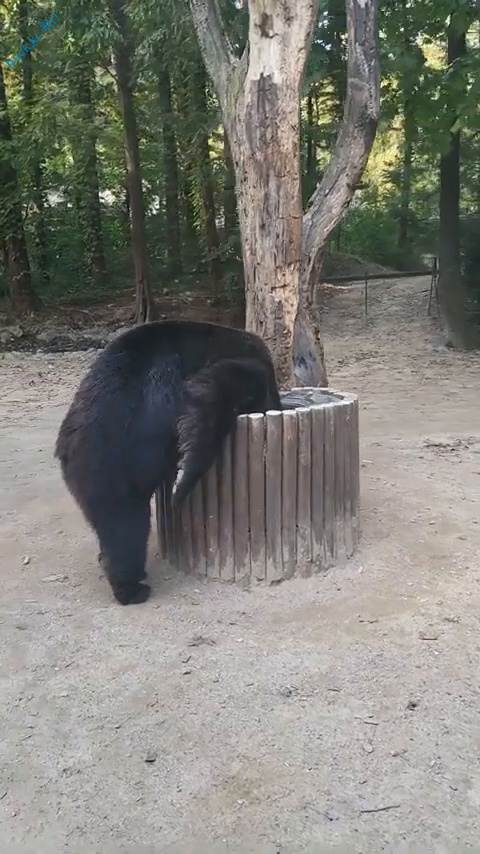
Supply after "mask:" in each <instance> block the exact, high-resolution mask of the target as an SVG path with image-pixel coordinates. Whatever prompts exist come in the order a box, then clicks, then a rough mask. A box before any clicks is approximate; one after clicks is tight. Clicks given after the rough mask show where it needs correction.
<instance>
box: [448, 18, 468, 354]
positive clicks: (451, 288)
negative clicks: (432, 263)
mask: <svg viewBox="0 0 480 854" xmlns="http://www.w3.org/2000/svg"><path fill="white" fill-rule="evenodd" d="M466 51H467V47H466V34H465V30H463V31H462V30H459V28H458V22H456V21H455V19H454V20H453V21H451V22H450V25H449V27H448V31H447V54H448V55H447V61H448V65H449V66H450V68H452V67H453V68H454V67H455V63H456V62H458V60H462V59H463V57H465V55H466ZM456 97H457V98H458V92H457V95H456ZM452 119H453V120H454V121H455V116H452ZM439 293H440V309H441V315H442V320H443V324H444V328H445V332H446V336H447V340H448V342H449V343H450V344H451V345H452V346H454V347H458V348H459V349H468V348H469V347H473V346H475V345H476V344H477V343H478V337H477V335H475V332H474V328H473V324H472V322H471V320H470V318H469V316H468V309H467V290H466V287H465V283H464V280H463V276H462V269H461V259H460V131H457V132H455V133H450V147H449V150H448V152H447V153H446V154H444V155H442V157H441V158H440V240H439Z"/></svg>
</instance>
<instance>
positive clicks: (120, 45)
mask: <svg viewBox="0 0 480 854" xmlns="http://www.w3.org/2000/svg"><path fill="white" fill-rule="evenodd" d="M110 12H111V16H112V19H113V21H114V23H115V24H116V26H117V28H118V34H119V37H120V38H119V41H118V42H117V44H116V45H115V50H114V58H115V70H116V74H117V88H118V96H119V101H120V107H121V111H122V117H123V127H124V134H125V159H126V165H127V181H128V193H129V199H130V223H131V240H132V253H133V264H134V270H135V294H136V300H135V322H136V323H144V322H145V321H148V320H153V319H154V317H155V303H154V300H153V297H152V292H151V288H150V280H149V273H148V263H147V248H146V238H145V207H144V202H143V188H142V174H141V167H140V153H139V149H138V134H137V119H136V115H135V105H134V98H133V76H132V63H131V54H132V46H131V41H130V37H129V31H128V21H127V17H126V13H125V0H110Z"/></svg>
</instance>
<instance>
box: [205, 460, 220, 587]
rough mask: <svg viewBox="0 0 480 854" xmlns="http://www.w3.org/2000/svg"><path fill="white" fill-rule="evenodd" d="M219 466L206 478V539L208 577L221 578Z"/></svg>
mask: <svg viewBox="0 0 480 854" xmlns="http://www.w3.org/2000/svg"><path fill="white" fill-rule="evenodd" d="M218 478H219V470H218V464H217V463H215V464H214V465H213V466H212V467H211V469H210V471H209V472H208V474H207V475H206V476H205V493H204V496H205V537H206V549H207V575H208V577H209V578H216V579H218V578H220V518H219V513H220V507H219V501H218Z"/></svg>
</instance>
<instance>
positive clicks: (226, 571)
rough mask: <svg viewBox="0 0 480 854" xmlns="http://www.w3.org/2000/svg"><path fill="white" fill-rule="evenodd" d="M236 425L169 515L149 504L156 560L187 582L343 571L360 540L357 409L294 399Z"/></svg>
mask: <svg viewBox="0 0 480 854" xmlns="http://www.w3.org/2000/svg"><path fill="white" fill-rule="evenodd" d="M282 405H283V406H284V407H285V408H284V409H283V411H282V412H273V411H272V412H267V414H266V415H261V414H252V415H242V416H240V418H238V420H237V427H236V430H235V432H234V434H233V435H232V436H231V437H230V438H229V439H228V441H227V442H226V445H225V448H224V450H223V453H222V456H221V458H220V459H219V460H218V462H217V463H216V464H215V465H214V466H213V468H212V469H211V470H210V471H209V472H208V473H207V475H206V476H205V477H204V478H203V480H202V481H201V482H200V483H198V484H197V486H196V487H195V489H194V490H193V492H192V494H191V495H190V496H189V497H188V498H187V500H186V501H185V503H184V505H183V507H182V508H181V509H180V511H177V512H176V513H174V514H172V513H171V511H170V510H169V507H170V487H169V485H167V486H166V487H163V488H162V489H160V490H159V491H158V493H157V495H156V505H157V528H158V536H159V545H160V548H159V552H160V557H161V559H168V560H170V562H171V563H173V564H175V565H176V566H178V568H179V569H181V570H183V571H185V572H193V573H195V574H196V575H199V576H202V577H207V578H212V579H219V580H223V581H230V582H233V581H235V582H236V583H240V584H242V585H245V584H248V583H249V582H251V581H252V580H254V581H264V580H266V581H268V582H270V583H275V582H279V581H282V580H284V579H286V578H291V577H292V576H294V575H299V576H309V575H311V574H312V573H318V572H321V571H322V570H325V569H327V568H328V567H330V566H332V565H336V564H340V565H342V564H344V563H345V561H346V560H348V558H350V557H351V556H352V554H353V552H354V550H355V548H356V545H357V542H358V538H359V495H360V450H359V424H358V400H357V398H356V397H355V396H354V395H351V394H345V393H342V392H335V391H332V390H331V389H314V388H310V389H309V388H302V389H293V390H292V391H291V392H289V393H286V394H284V395H282Z"/></svg>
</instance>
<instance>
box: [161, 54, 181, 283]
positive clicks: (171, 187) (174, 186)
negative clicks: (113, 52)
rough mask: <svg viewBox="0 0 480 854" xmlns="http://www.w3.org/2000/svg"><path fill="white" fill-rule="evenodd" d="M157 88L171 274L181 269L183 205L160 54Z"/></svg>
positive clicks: (169, 98) (169, 100)
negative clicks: (181, 205) (181, 212)
mask: <svg viewBox="0 0 480 854" xmlns="http://www.w3.org/2000/svg"><path fill="white" fill-rule="evenodd" d="M158 61H159V64H160V70H159V73H158V91H159V99H160V111H161V114H162V135H163V162H164V169H165V215H166V232H167V264H168V271H169V273H170V275H173V276H174V275H176V274H177V273H179V272H180V271H181V268H182V259H181V244H180V204H179V199H178V185H179V182H178V163H177V139H176V135H175V127H174V113H173V106H172V86H171V81H170V74H169V71H168V68H166V67H165V65H164V64H163V60H162V57H159V60H158Z"/></svg>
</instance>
